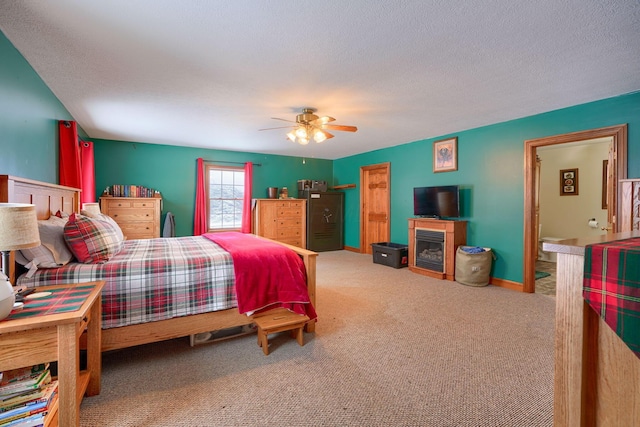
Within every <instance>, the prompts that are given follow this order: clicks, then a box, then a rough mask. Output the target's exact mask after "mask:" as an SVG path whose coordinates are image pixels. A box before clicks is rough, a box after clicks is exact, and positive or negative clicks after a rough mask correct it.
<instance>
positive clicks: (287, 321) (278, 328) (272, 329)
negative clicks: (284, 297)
mask: <svg viewBox="0 0 640 427" xmlns="http://www.w3.org/2000/svg"><path fill="white" fill-rule="evenodd" d="M253 321H254V322H255V323H256V326H257V327H258V345H259V346H260V347H262V351H263V352H264V354H265V355H269V341H268V339H267V335H269V334H273V333H276V332H284V331H291V336H292V337H293V338H295V339H296V340H297V341H298V344H300V345H301V346H303V345H304V337H303V334H302V329H303V328H304V325H305V324H306V323H307V322H308V321H309V317H308V316H305V315H302V314H297V313H294V312H292V311H289V310H287V309H285V308H276V309H273V310H269V311H267V312H265V313H260V314H257V315H255V316H254V317H253Z"/></svg>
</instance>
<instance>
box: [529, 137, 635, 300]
mask: <svg viewBox="0 0 640 427" xmlns="http://www.w3.org/2000/svg"><path fill="white" fill-rule="evenodd" d="M604 137H611V138H612V144H611V145H612V150H611V151H610V153H609V159H608V162H609V168H608V171H609V172H608V177H607V200H608V201H609V203H608V206H609V211H610V212H611V213H610V215H609V220H610V222H611V223H612V224H613V231H618V230H619V228H618V224H617V222H616V217H617V212H618V209H619V200H620V197H619V194H618V193H619V188H618V180H619V179H624V178H626V177H627V125H626V124H625V125H618V126H611V127H606V128H600V129H593V130H588V131H582V132H575V133H569V134H564V135H556V136H550V137H545V138H539V139H532V140H527V141H525V150H524V160H525V168H524V169H525V170H524V177H525V185H524V191H525V194H524V200H525V207H524V280H523V292H529V293H532V292H535V262H536V258H537V255H536V254H537V247H538V246H537V245H538V226H537V217H536V214H537V211H536V197H537V191H536V180H537V176H538V175H537V172H536V168H537V161H536V157H537V149H538V148H539V147H544V146H549V145H557V144H566V143H575V142H578V141H585V140H590V139H596V138H604Z"/></svg>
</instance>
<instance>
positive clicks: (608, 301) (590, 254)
mask: <svg viewBox="0 0 640 427" xmlns="http://www.w3.org/2000/svg"><path fill="white" fill-rule="evenodd" d="M583 295H584V299H585V300H586V301H587V303H589V305H590V306H591V308H593V309H594V310H595V311H596V312H597V313H599V314H600V317H602V319H603V320H604V321H605V322H606V323H607V325H609V327H610V328H611V329H613V330H614V331H615V333H616V334H618V336H619V337H620V338H621V339H622V340H623V341H624V342H625V343H626V344H627V346H628V347H629V348H630V349H631V350H632V351H633V352H634V353H635V354H636V356H638V357H640V238H631V239H625V240H617V241H614V242H606V243H598V244H594V245H588V246H585V250H584V288H583Z"/></svg>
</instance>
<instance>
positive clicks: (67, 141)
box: [58, 120, 96, 203]
mask: <svg viewBox="0 0 640 427" xmlns="http://www.w3.org/2000/svg"><path fill="white" fill-rule="evenodd" d="M58 132H59V139H60V141H59V147H60V148H59V150H60V153H59V157H60V159H59V180H60V185H66V186H68V187H73V188H79V189H81V190H82V192H81V193H80V201H81V203H93V202H95V200H96V182H95V164H94V158H93V142H90V141H82V143H80V142H79V140H78V129H77V126H76V122H72V121H69V120H60V121H59V122H58Z"/></svg>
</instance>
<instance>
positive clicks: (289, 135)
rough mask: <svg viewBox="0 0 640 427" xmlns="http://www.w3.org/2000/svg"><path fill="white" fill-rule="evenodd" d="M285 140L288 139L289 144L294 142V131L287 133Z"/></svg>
mask: <svg viewBox="0 0 640 427" xmlns="http://www.w3.org/2000/svg"><path fill="white" fill-rule="evenodd" d="M287 138H289V139H290V140H291V142H296V133H295V132H294V131H291V132H289V133H288V134H287Z"/></svg>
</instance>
